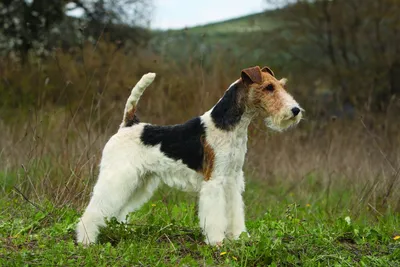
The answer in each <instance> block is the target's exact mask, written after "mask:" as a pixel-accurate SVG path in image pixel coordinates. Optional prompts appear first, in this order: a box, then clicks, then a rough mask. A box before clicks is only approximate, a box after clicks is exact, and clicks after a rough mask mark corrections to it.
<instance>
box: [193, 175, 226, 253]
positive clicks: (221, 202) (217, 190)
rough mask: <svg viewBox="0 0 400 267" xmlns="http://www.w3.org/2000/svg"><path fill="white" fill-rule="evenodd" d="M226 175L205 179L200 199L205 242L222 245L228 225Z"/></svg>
mask: <svg viewBox="0 0 400 267" xmlns="http://www.w3.org/2000/svg"><path fill="white" fill-rule="evenodd" d="M224 180H225V177H221V176H219V177H211V179H210V180H208V181H203V183H202V186H201V190H200V199H199V219H200V227H201V228H202V229H203V233H204V235H205V242H206V243H207V244H210V245H217V246H220V245H222V241H223V240H224V238H225V231H226V227H227V219H226V203H225V202H226V201H225V192H224Z"/></svg>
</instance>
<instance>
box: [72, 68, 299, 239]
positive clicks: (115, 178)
mask: <svg viewBox="0 0 400 267" xmlns="http://www.w3.org/2000/svg"><path fill="white" fill-rule="evenodd" d="M154 77H155V75H153V74H147V76H146V75H145V76H143V78H142V80H141V81H140V82H139V83H138V85H136V86H135V88H134V89H133V90H132V94H131V97H130V98H129V99H128V102H127V106H126V108H125V114H127V112H129V110H130V109H132V108H135V107H136V104H137V101H138V99H139V98H140V95H141V93H142V92H143V91H144V89H145V88H146V87H147V86H148V85H149V84H150V83H151V82H152V81H153V80H154ZM138 92H139V93H138ZM135 94H136V95H135ZM132 96H134V97H132ZM284 101H286V104H285V105H286V106H287V108H288V109H290V108H292V107H293V106H298V104H297V103H296V102H295V101H294V100H293V98H291V97H290V95H288V96H287V99H285V100H284ZM213 109H214V107H213ZM213 109H211V110H210V111H207V112H206V113H205V114H203V115H202V116H200V117H199V118H200V124H201V126H202V128H204V131H205V133H204V135H205V139H206V142H207V144H208V145H209V147H208V150H210V151H212V152H213V157H212V172H210V173H211V174H210V177H208V178H207V179H205V174H204V173H202V172H200V171H196V170H193V169H191V168H189V167H188V166H187V164H185V163H184V162H183V161H182V160H179V159H178V160H177V159H174V158H171V157H168V156H166V154H165V153H164V152H163V151H162V148H161V143H160V144H157V145H153V146H149V145H147V144H144V143H143V135H144V134H145V133H144V128H145V127H146V125H149V124H147V123H137V124H135V125H132V126H131V127H124V125H125V124H126V123H125V120H126V118H125V117H126V116H125V115H124V121H123V123H122V124H121V127H120V129H119V131H118V132H117V133H116V134H115V135H114V136H112V137H111V139H110V140H109V141H108V142H107V144H106V146H105V148H104V150H103V155H102V160H101V163H100V174H99V178H98V181H97V183H96V185H95V187H94V190H93V195H92V198H91V200H90V203H89V205H88V207H87V208H86V210H85V212H84V214H83V216H82V218H81V219H80V221H79V223H78V228H77V240H78V242H80V243H83V244H85V245H88V244H89V243H92V242H95V241H96V238H97V235H98V232H99V227H101V226H104V225H105V221H104V218H105V217H108V218H110V217H116V218H117V219H119V220H120V221H124V220H125V219H126V218H127V215H128V214H129V213H130V212H133V211H135V210H137V209H139V208H140V207H141V206H142V205H143V204H144V203H145V202H147V201H148V200H149V199H150V197H151V196H152V195H153V193H154V191H155V190H156V189H157V188H158V187H159V185H160V184H162V183H164V184H166V185H168V186H171V187H175V188H178V189H180V190H183V191H195V192H199V219H200V227H201V228H202V229H203V232H204V234H205V241H206V243H208V244H212V245H219V244H221V242H222V240H223V239H224V238H225V237H229V238H233V239H236V238H238V237H239V235H240V234H241V233H242V232H246V226H245V219H244V218H245V217H244V204H243V201H242V192H243V191H244V187H245V185H244V176H243V171H242V168H243V164H244V159H245V155H246V151H247V128H248V125H249V124H250V122H251V120H252V118H253V116H254V115H255V113H254V112H244V113H243V114H242V115H241V117H240V121H238V122H237V123H236V124H235V127H234V128H233V129H231V130H224V129H220V128H219V127H217V125H216V123H215V121H214V120H213V118H212V115H211V113H212V110H213ZM285 112H287V111H285ZM280 116H281V117H282V114H280ZM187 138H190V136H187Z"/></svg>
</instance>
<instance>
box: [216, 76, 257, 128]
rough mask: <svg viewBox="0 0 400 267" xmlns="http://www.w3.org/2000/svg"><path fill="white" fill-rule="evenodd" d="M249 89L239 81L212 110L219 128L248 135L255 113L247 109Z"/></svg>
mask: <svg viewBox="0 0 400 267" xmlns="http://www.w3.org/2000/svg"><path fill="white" fill-rule="evenodd" d="M247 99H248V95H247V89H246V87H245V85H244V84H243V82H242V80H241V79H239V80H237V81H236V82H234V83H233V84H231V86H230V87H229V88H228V90H226V92H225V94H224V95H223V97H222V98H221V99H220V100H219V101H218V103H217V104H216V105H215V106H214V107H213V108H212V110H211V118H212V120H213V122H214V124H215V125H216V127H217V128H219V129H221V130H224V131H231V132H232V131H234V132H237V133H245V134H247V128H248V126H249V124H250V122H251V120H252V119H253V117H254V115H255V113H254V112H253V111H251V110H249V108H247V105H246V102H247Z"/></svg>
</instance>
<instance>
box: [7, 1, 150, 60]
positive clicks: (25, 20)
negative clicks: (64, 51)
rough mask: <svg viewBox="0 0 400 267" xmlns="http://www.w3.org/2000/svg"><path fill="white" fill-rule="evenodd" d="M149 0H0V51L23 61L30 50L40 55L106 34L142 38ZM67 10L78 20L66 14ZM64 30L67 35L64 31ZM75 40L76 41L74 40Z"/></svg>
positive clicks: (111, 36) (136, 41)
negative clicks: (13, 54)
mask: <svg viewBox="0 0 400 267" xmlns="http://www.w3.org/2000/svg"><path fill="white" fill-rule="evenodd" d="M149 3H150V1H149V0H143V1H141V0H137V1H118V0H95V1H91V0H68V1H62V0H54V1H45V0H32V1H26V0H4V1H2V2H0V14H1V16H0V51H1V52H2V54H3V55H4V54H8V53H12V52H16V53H18V54H19V56H20V57H21V58H22V59H23V60H24V61H25V59H26V55H27V53H28V52H29V51H31V50H32V49H34V50H35V52H36V53H38V54H40V55H43V54H47V53H49V51H51V49H52V48H54V47H58V46H59V45H60V42H58V40H62V45H63V46H64V47H66V46H68V47H71V46H76V45H78V44H79V43H81V42H82V40H90V39H92V40H96V39H97V38H99V36H101V35H103V34H106V35H108V37H109V38H110V40H111V41H116V40H119V41H120V42H123V41H129V40H131V41H133V42H134V43H135V44H137V43H139V42H143V40H145V39H146V34H145V32H146V31H145V30H143V29H140V28H138V26H145V25H147V24H148V18H149V15H150V14H149V11H150V9H151V8H150V5H149ZM71 12H75V13H77V14H79V16H80V17H81V19H78V18H73V17H69V16H68V15H69V14H70V13H71ZM66 33H68V35H67V36H65V35H64V34H66ZM76 39H78V40H79V41H80V42H76V41H75V42H74V40H76Z"/></svg>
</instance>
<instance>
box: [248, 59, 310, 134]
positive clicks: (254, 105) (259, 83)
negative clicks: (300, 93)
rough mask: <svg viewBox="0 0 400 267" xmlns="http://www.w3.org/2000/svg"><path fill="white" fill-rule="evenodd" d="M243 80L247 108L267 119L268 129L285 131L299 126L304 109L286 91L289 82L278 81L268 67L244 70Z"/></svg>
mask: <svg viewBox="0 0 400 267" xmlns="http://www.w3.org/2000/svg"><path fill="white" fill-rule="evenodd" d="M241 80H242V83H243V84H244V86H245V87H246V88H247V99H246V106H247V108H248V109H249V110H250V111H252V112H255V113H256V114H258V115H261V116H262V117H264V118H265V122H266V124H267V126H268V127H270V128H272V129H274V130H278V131H280V130H283V129H285V128H288V127H290V126H292V125H295V124H297V123H298V122H299V121H300V120H301V118H302V111H303V109H302V108H301V107H300V106H299V104H298V103H297V102H296V101H295V100H294V99H293V97H292V96H291V95H290V94H289V93H288V92H287V91H286V90H285V84H286V82H287V80H286V79H285V78H283V79H281V80H277V79H276V78H275V75H274V73H273V71H272V70H271V69H270V68H268V67H263V68H260V67H258V66H256V67H252V68H247V69H244V70H242V73H241Z"/></svg>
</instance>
